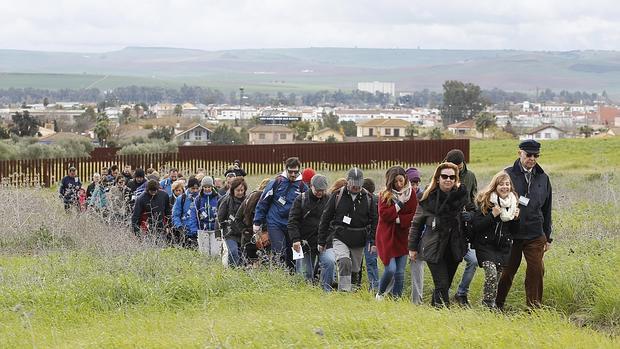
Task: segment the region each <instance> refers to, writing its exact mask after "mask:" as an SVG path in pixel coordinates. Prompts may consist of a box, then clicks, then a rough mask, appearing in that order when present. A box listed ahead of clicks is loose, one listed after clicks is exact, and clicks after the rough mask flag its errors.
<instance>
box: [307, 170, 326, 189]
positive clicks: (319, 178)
mask: <svg viewBox="0 0 620 349" xmlns="http://www.w3.org/2000/svg"><path fill="white" fill-rule="evenodd" d="M310 185H312V186H313V187H315V188H316V189H317V190H326V189H327V177H325V176H323V175H321V174H315V175H314V176H312V179H311V180H310Z"/></svg>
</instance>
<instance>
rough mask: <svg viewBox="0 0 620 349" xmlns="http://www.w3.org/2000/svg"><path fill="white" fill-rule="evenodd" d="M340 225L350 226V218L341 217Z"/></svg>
mask: <svg viewBox="0 0 620 349" xmlns="http://www.w3.org/2000/svg"><path fill="white" fill-rule="evenodd" d="M342 223H344V224H351V217H349V216H344V217H342Z"/></svg>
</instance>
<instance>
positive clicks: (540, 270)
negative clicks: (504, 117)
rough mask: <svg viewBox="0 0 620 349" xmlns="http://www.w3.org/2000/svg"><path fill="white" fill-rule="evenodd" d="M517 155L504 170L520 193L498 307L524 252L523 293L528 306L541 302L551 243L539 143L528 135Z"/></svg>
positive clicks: (548, 191)
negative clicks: (517, 218) (513, 161)
mask: <svg viewBox="0 0 620 349" xmlns="http://www.w3.org/2000/svg"><path fill="white" fill-rule="evenodd" d="M518 155H519V158H518V159H517V161H515V163H514V165H513V166H512V167H508V168H506V169H505V171H506V172H507V173H508V174H509V175H510V179H511V180H512V183H513V185H514V189H515V191H516V192H517V195H518V196H519V210H520V214H519V216H520V220H519V230H518V232H517V233H515V234H514V236H513V245H512V249H511V252H510V259H509V262H508V266H507V267H506V268H505V269H504V270H503V272H502V276H501V278H500V280H499V285H498V290H497V298H496V300H495V302H496V304H497V307H498V308H500V309H502V308H503V307H504V302H505V301H506V296H507V295H508V291H510V287H511V286H512V280H513V278H514V276H515V274H516V273H517V270H518V269H519V265H520V264H521V258H522V256H525V261H526V263H527V269H526V271H525V296H526V300H527V305H528V306H529V307H538V306H540V305H541V303H542V295H543V275H544V272H545V268H544V263H543V256H544V253H545V252H546V251H547V250H549V246H550V244H551V241H552V239H551V182H550V181H549V177H548V176H547V174H546V173H545V171H543V169H542V167H540V165H539V164H538V157H539V156H540V143H538V142H537V141H535V140H533V139H527V140H524V141H522V142H521V143H520V144H519V151H518Z"/></svg>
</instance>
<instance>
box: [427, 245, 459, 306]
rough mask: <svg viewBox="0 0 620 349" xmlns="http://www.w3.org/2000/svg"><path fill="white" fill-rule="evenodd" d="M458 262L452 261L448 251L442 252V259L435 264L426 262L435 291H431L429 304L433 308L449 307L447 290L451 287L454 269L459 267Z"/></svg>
mask: <svg viewBox="0 0 620 349" xmlns="http://www.w3.org/2000/svg"><path fill="white" fill-rule="evenodd" d="M459 263H460V261H459V262H456V261H454V259H453V257H452V254H451V253H450V250H449V249H447V250H446V251H444V254H443V257H441V259H440V260H439V261H438V262H437V263H431V262H426V264H427V265H428V269H430V271H431V275H432V276H433V283H434V284H435V289H434V290H433V297H432V299H431V304H432V305H433V306H435V307H441V306H444V305H445V306H446V307H447V306H450V298H449V295H448V293H449V290H450V286H451V285H452V279H454V274H455V273H456V269H457V268H458V267H459Z"/></svg>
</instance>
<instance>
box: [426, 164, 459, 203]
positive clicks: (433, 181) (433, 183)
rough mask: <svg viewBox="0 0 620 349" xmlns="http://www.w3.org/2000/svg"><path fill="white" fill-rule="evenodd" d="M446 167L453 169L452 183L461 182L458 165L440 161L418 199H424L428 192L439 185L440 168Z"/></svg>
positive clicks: (457, 183)
mask: <svg viewBox="0 0 620 349" xmlns="http://www.w3.org/2000/svg"><path fill="white" fill-rule="evenodd" d="M446 168H450V169H453V170H454V173H455V174H456V181H455V182H454V185H456V186H458V185H459V183H461V178H460V177H459V167H458V166H456V165H455V164H453V163H451V162H442V163H441V164H439V166H437V168H436V169H435V173H433V177H432V178H431V182H430V183H429V184H428V186H427V187H426V190H425V191H424V194H422V198H421V199H420V201H422V200H426V199H427V198H428V196H429V195H430V193H431V192H432V191H433V190H435V189H436V188H437V186H438V185H439V175H440V174H441V170H443V169H446Z"/></svg>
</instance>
